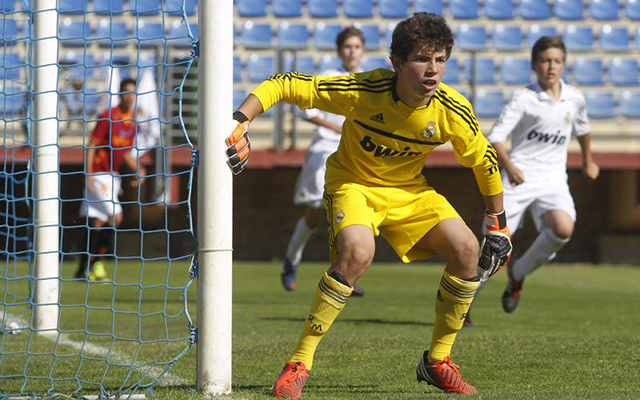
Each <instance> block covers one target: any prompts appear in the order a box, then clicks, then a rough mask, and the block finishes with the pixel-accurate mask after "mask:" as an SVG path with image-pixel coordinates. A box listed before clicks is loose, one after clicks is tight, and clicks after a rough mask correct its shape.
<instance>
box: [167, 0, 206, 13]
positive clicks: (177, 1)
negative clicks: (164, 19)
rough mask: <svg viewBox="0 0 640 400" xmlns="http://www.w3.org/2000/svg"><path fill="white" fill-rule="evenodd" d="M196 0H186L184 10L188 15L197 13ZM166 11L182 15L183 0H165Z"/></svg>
mask: <svg viewBox="0 0 640 400" xmlns="http://www.w3.org/2000/svg"><path fill="white" fill-rule="evenodd" d="M197 8H198V5H197V4H196V0H185V2H184V10H185V13H186V14H187V15H188V16H192V15H196V11H197ZM164 11H165V12H166V13H167V14H169V15H182V0H164Z"/></svg>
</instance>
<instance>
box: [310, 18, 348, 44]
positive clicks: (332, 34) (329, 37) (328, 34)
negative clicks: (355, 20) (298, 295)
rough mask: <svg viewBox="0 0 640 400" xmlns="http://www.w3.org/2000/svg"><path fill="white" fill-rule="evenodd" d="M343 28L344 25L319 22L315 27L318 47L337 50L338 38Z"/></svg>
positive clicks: (315, 41)
mask: <svg viewBox="0 0 640 400" xmlns="http://www.w3.org/2000/svg"><path fill="white" fill-rule="evenodd" d="M341 30H342V25H338V24H326V23H324V22H318V23H317V24H316V26H315V28H314V29H313V41H314V43H315V46H316V48H317V49H320V50H335V49H336V38H337V37H338V34H339V33H340V31H341Z"/></svg>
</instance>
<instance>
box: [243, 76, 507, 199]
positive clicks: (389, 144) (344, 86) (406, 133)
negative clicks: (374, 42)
mask: <svg viewBox="0 0 640 400" xmlns="http://www.w3.org/2000/svg"><path fill="white" fill-rule="evenodd" d="M395 82H396V74H395V72H393V71H390V70H387V69H377V70H373V71H367V72H361V73H356V74H352V75H349V76H313V75H306V74H300V73H297V72H289V73H285V74H278V75H274V76H272V77H271V78H269V79H267V80H266V81H264V82H263V83H262V84H260V86H258V87H257V88H256V89H255V90H254V91H253V92H252V93H253V94H254V95H255V96H256V97H257V98H258V100H259V101H260V103H261V104H262V106H263V109H264V110H266V109H268V108H269V107H271V106H273V105H274V104H276V103H278V102H279V101H286V102H288V103H292V104H296V105H298V106H299V107H300V108H302V109H308V108H317V109H320V110H323V111H327V112H330V113H334V114H340V115H344V116H345V117H346V120H345V122H344V124H343V126H342V138H341V140H340V146H339V147H338V151H336V152H335V153H334V154H332V155H331V156H330V157H329V159H328V160H327V172H326V177H325V178H326V179H325V180H326V183H327V184H339V183H341V182H355V183H360V184H363V185H368V186H394V187H399V186H405V185H415V184H424V185H426V179H425V177H424V175H422V173H421V171H422V168H423V167H424V165H425V160H426V159H427V157H428V156H429V154H431V152H432V151H433V149H435V148H436V147H438V146H441V145H443V144H444V143H446V142H448V141H449V140H450V141H451V142H452V145H453V148H454V151H455V155H456V158H457V160H458V162H459V163H460V164H462V165H463V166H465V167H469V168H473V171H474V173H475V175H476V180H477V182H478V186H479V188H480V192H481V193H482V194H483V195H495V194H498V193H500V192H502V183H501V181H500V174H499V171H498V166H497V155H496V152H495V150H494V149H493V147H491V145H490V144H489V142H488V141H487V139H485V137H484V135H483V134H482V132H480V127H479V125H478V121H477V120H476V117H475V115H474V114H473V110H472V108H471V104H470V103H469V102H468V101H467V99H465V98H464V97H463V96H462V95H461V94H459V93H458V92H456V91H455V90H453V89H452V88H450V87H449V86H447V85H445V84H443V83H440V85H439V87H438V89H437V91H436V93H435V94H434V95H433V97H432V98H431V101H430V102H429V104H428V105H426V106H423V107H418V108H412V107H408V106H407V105H405V104H404V103H403V102H402V101H401V100H400V99H399V98H398V96H397V94H396V91H395Z"/></svg>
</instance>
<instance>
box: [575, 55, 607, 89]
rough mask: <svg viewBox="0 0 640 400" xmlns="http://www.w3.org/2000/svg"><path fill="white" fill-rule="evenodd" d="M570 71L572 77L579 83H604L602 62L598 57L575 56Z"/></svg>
mask: <svg viewBox="0 0 640 400" xmlns="http://www.w3.org/2000/svg"><path fill="white" fill-rule="evenodd" d="M572 71H573V79H574V81H575V82H576V83H578V84H579V85H604V76H605V72H604V64H603V63H602V60H601V59H599V58H586V57H577V58H576V59H575V61H574V62H573V68H572Z"/></svg>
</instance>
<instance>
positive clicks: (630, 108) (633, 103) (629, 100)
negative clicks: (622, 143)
mask: <svg viewBox="0 0 640 400" xmlns="http://www.w3.org/2000/svg"><path fill="white" fill-rule="evenodd" d="M620 114H622V116H623V117H626V118H640V92H638V91H631V90H625V91H623V92H622V93H621V94H620Z"/></svg>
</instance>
